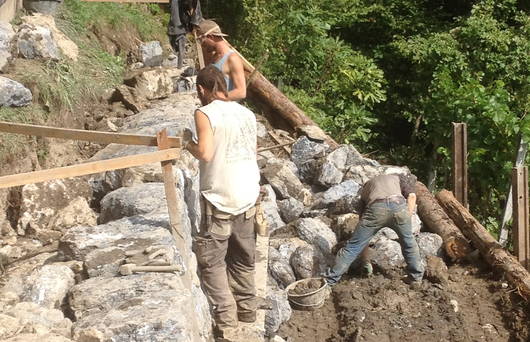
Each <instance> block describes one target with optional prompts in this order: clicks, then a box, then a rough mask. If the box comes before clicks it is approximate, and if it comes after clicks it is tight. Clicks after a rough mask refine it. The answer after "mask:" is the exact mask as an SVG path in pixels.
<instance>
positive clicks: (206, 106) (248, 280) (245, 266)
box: [184, 65, 260, 338]
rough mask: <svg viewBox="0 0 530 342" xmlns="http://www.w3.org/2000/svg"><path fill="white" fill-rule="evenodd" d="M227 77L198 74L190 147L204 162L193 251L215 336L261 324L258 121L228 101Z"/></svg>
mask: <svg viewBox="0 0 530 342" xmlns="http://www.w3.org/2000/svg"><path fill="white" fill-rule="evenodd" d="M225 84H226V83H225V80H224V78H223V74H222V73H221V72H220V71H219V70H218V69H216V68H215V67H213V66H212V65H209V66H207V67H205V68H203V69H202V70H201V71H199V74H198V75H197V93H198V95H199V99H200V100H201V103H202V105H203V106H202V107H200V108H199V109H197V110H196V111H195V126H196V131H197V136H198V139H196V142H193V141H192V140H190V137H189V135H191V134H190V133H188V134H187V135H188V136H185V137H184V140H185V141H187V143H186V145H185V148H186V149H187V150H188V151H189V152H190V153H191V154H193V156H195V157H196V158H197V159H199V161H200V165H199V170H200V191H201V214H202V215H201V229H200V230H201V231H200V234H199V236H197V237H195V240H194V251H195V253H196V255H197V262H198V264H199V269H200V271H201V279H202V284H203V288H204V289H205V290H206V294H207V296H208V298H209V300H210V303H211V304H212V306H213V317H214V319H215V323H216V330H215V331H216V334H217V335H218V336H219V337H225V338H226V337H227V334H230V333H234V328H236V327H237V326H238V321H241V322H248V323H250V322H254V321H255V320H256V306H257V303H256V288H255V284H254V271H255V253H256V235H255V233H254V217H255V214H256V207H255V205H256V200H257V199H258V195H259V191H260V186H259V181H260V174H259V168H258V164H257V161H256V147H257V142H256V139H257V138H256V117H255V115H254V113H252V111H250V110H249V109H247V108H245V107H244V106H242V105H240V104H239V103H237V102H234V101H229V100H228V96H227V91H226V85H225Z"/></svg>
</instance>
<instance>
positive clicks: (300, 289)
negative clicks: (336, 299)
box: [289, 279, 324, 295]
mask: <svg viewBox="0 0 530 342" xmlns="http://www.w3.org/2000/svg"><path fill="white" fill-rule="evenodd" d="M322 285H324V284H323V283H322V279H311V280H309V281H302V282H300V283H298V284H296V286H295V287H294V289H291V290H290V291H289V293H290V294H293V295H303V294H306V293H311V292H315V291H316V290H318V289H319V288H321V287H322Z"/></svg>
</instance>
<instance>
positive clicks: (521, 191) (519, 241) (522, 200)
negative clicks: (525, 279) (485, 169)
mask: <svg viewBox="0 0 530 342" xmlns="http://www.w3.org/2000/svg"><path fill="white" fill-rule="evenodd" d="M512 187H513V199H512V201H513V209H514V210H513V212H514V217H513V245H514V252H515V257H516V258H517V260H519V262H520V263H521V265H523V267H525V268H526V269H527V270H530V230H529V222H528V167H527V166H519V167H514V168H513V171H512Z"/></svg>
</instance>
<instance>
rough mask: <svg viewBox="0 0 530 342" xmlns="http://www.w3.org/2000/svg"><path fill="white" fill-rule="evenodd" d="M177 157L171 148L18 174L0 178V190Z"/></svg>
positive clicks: (174, 149)
mask: <svg viewBox="0 0 530 342" xmlns="http://www.w3.org/2000/svg"><path fill="white" fill-rule="evenodd" d="M179 157H180V149H178V148H171V149H167V150H161V151H156V152H150V153H143V154H135V155H132V156H126V157H120V158H113V159H106V160H98V161H95V162H88V163H83V164H77V165H71V166H65V167H59V168H55V169H49V170H41V171H34V172H26V173H19V174H16V175H9V176H4V177H0V188H9V187H12V186H20V185H25V184H32V183H39V182H45V181H49V180H52V179H61V178H70V177H77V176H84V175H90V174H93V173H100V172H105V171H111V170H118V169H125V168H128V167H133V166H139V165H143V164H150V163H156V162H161V161H164V160H173V159H177V158H179Z"/></svg>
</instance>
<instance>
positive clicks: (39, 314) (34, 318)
mask: <svg viewBox="0 0 530 342" xmlns="http://www.w3.org/2000/svg"><path fill="white" fill-rule="evenodd" d="M0 316H1V315H0ZM5 316H7V317H10V318H11V319H12V320H11V324H14V325H15V326H14V328H15V329H19V328H22V330H21V331H20V332H22V333H32V332H38V333H39V335H41V336H42V335H45V334H57V335H60V336H63V337H67V338H70V337H71V335H72V333H71V329H72V322H71V321H70V320H69V319H68V318H65V317H64V315H63V313H62V311H60V310H57V309H50V308H45V307H43V306H41V305H38V304H35V303H30V302H22V303H18V304H17V305H15V306H14V307H12V308H11V309H9V310H7V311H5ZM5 316H4V317H5ZM0 320H1V319H0ZM5 337H7V336H2V334H1V333H0V338H5Z"/></svg>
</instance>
